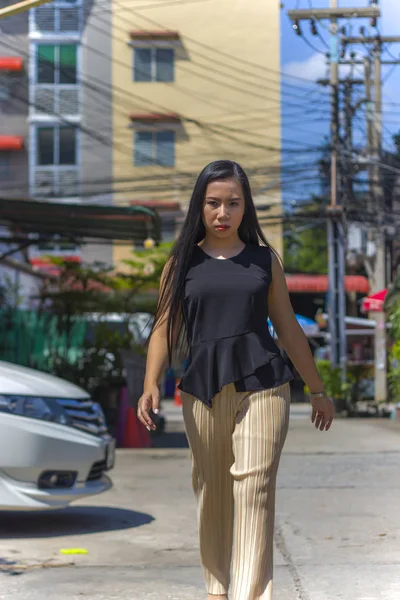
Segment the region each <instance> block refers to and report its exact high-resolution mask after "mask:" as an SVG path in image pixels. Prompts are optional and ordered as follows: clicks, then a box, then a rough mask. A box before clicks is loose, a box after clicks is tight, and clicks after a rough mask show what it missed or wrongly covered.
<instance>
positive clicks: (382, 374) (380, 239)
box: [371, 39, 388, 402]
mask: <svg viewBox="0 0 400 600" xmlns="http://www.w3.org/2000/svg"><path fill="white" fill-rule="evenodd" d="M381 57H382V42H381V40H380V39H377V40H376V43H375V47H374V107H375V114H374V126H373V128H372V134H373V137H372V151H373V154H372V156H373V157H374V164H373V165H372V182H371V184H372V185H371V187H372V190H371V191H372V198H373V199H374V201H375V204H376V215H377V223H376V225H377V227H376V232H375V264H374V278H373V286H374V289H373V290H372V291H373V292H375V293H376V292H379V291H380V290H383V289H384V288H385V287H386V285H387V284H388V282H386V235H385V233H386V232H385V207H384V206H383V204H384V203H383V189H382V181H381V169H380V166H379V164H377V163H379V161H380V160H381V154H382V75H381ZM375 322H376V326H375V401H376V402H385V401H386V400H387V340H386V319H385V312H384V311H383V310H382V311H380V312H377V313H376V314H375Z"/></svg>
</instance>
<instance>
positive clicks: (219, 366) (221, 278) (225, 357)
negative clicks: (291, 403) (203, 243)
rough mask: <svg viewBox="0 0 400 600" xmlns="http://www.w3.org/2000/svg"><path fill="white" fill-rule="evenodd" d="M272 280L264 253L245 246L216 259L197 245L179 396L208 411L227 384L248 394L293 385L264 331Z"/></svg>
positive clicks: (185, 311) (190, 279)
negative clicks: (186, 356) (185, 395)
mask: <svg viewBox="0 0 400 600" xmlns="http://www.w3.org/2000/svg"><path fill="white" fill-rule="evenodd" d="M271 279H272V271H271V251H270V249H269V248H268V247H265V246H255V245H250V244H249V245H247V246H245V247H244V249H243V250H242V251H241V252H240V253H239V254H237V255H236V256H233V257H232V258H227V259H217V258H213V257H212V256H209V255H208V254H206V253H205V252H204V250H202V249H201V248H200V247H199V246H197V245H195V247H194V251H193V257H192V260H191V263H190V266H189V269H188V272H187V275H186V279H185V291H184V302H183V314H184V319H185V324H186V329H187V337H188V343H189V346H190V354H189V360H188V363H187V367H186V370H185V372H184V374H183V377H182V380H181V382H180V384H179V386H178V387H179V388H180V389H181V390H182V391H184V392H187V393H188V394H191V395H192V396H195V397H196V398H198V399H199V400H202V401H203V402H204V403H205V404H206V405H207V406H209V407H211V406H212V399H213V397H214V396H215V395H216V394H217V393H218V392H219V391H221V389H222V388H223V386H224V385H226V384H228V383H234V384H235V388H236V391H238V392H246V391H257V390H264V389H269V388H273V387H277V386H280V385H283V383H286V382H288V381H290V380H291V379H293V372H292V369H291V368H290V367H289V365H288V364H287V363H286V361H285V360H284V358H283V356H282V354H281V353H280V350H279V348H278V347H277V345H276V344H275V342H274V340H273V338H272V336H271V334H270V331H269V327H268V322H267V320H268V291H269V286H270V284H271Z"/></svg>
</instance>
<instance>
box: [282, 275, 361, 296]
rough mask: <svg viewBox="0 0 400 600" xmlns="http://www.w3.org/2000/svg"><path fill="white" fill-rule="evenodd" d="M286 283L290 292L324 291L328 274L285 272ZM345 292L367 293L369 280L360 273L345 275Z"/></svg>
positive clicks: (327, 286) (326, 287)
mask: <svg viewBox="0 0 400 600" xmlns="http://www.w3.org/2000/svg"><path fill="white" fill-rule="evenodd" d="M286 283H287V286H288V289H289V292H291V293H296V292H297V293H303V294H307V293H314V294H316V293H326V292H328V290H329V278H328V275H305V274H287V275H286ZM344 285H345V290H346V292H356V293H358V294H368V292H369V282H368V279H367V278H366V277H363V276H362V275H346V277H345V278H344Z"/></svg>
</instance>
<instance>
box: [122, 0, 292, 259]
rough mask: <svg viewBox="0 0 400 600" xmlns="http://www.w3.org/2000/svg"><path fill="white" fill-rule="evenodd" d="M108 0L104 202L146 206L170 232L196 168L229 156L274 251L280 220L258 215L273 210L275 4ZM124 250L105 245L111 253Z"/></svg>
mask: <svg viewBox="0 0 400 600" xmlns="http://www.w3.org/2000/svg"><path fill="white" fill-rule="evenodd" d="M112 7H113V10H112V27H111V31H112V57H113V70H112V85H113V103H112V112H113V128H112V133H113V137H112V140H113V178H114V185H113V187H114V202H115V203H116V204H119V203H121V204H124V205H126V204H135V203H140V204H144V205H149V206H152V207H156V208H157V209H158V211H159V212H160V214H162V216H163V222H164V236H167V237H168V236H169V237H173V235H174V234H175V233H176V232H175V229H174V228H175V222H176V216H178V215H179V213H180V212H181V213H184V212H185V209H186V207H187V204H188V200H189V197H190V191H191V189H192V188H193V184H194V181H195V179H196V176H197V174H198V173H199V172H200V170H201V169H202V168H203V167H204V166H205V165H206V164H207V163H208V162H210V161H212V160H215V159H222V158H225V159H233V160H236V161H238V162H240V163H241V164H242V165H243V167H244V168H245V169H246V170H247V172H248V174H249V176H250V180H251V183H252V187H253V193H254V197H255V201H256V204H257V206H258V209H259V217H260V219H261V222H262V226H263V228H264V229H265V233H266V235H267V236H268V239H269V240H270V242H271V243H272V244H273V245H274V246H275V247H276V249H277V250H278V251H280V252H281V251H282V228H281V225H280V223H279V222H278V224H277V221H276V220H275V224H274V225H269V224H268V223H269V221H268V219H265V218H264V217H265V216H268V217H270V216H273V215H279V214H280V213H281V210H282V208H281V194H280V189H279V172H280V150H281V143H280V141H281V131H280V75H279V70H280V53H279V44H280V37H279V32H280V28H279V3H278V2H263V1H261V0H254V1H253V2H251V3H250V4H249V2H248V0H237V1H236V2H234V3H232V1H231V0H219V1H218V2H207V1H206V0H204V1H203V2H201V1H198V2H187V3H185V2H184V3H171V2H165V6H164V5H163V2H158V3H154V2H153V1H152V0H143V2H140V6H139V7H138V8H137V9H135V4H132V3H129V5H127V4H124V3H121V2H117V1H116V0H115V1H114V2H113V4H112ZM174 218H175V222H174ZM178 226H179V223H178ZM129 250H130V247H129V245H127V244H122V245H121V244H118V245H115V246H114V261H115V262H117V263H118V262H119V261H120V260H121V259H123V258H125V257H126V255H127V253H128V252H129Z"/></svg>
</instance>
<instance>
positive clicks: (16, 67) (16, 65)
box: [0, 56, 24, 72]
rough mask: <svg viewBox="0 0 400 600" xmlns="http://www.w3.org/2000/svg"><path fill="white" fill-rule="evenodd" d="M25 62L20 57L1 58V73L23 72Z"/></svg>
mask: <svg viewBox="0 0 400 600" xmlns="http://www.w3.org/2000/svg"><path fill="white" fill-rule="evenodd" d="M23 66H24V61H23V60H22V58H20V57H19V56H0V71H14V72H15V71H22V68H23Z"/></svg>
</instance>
